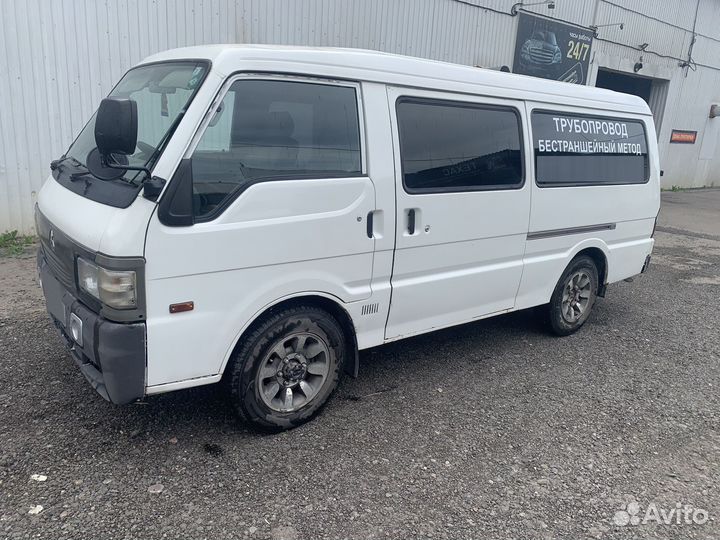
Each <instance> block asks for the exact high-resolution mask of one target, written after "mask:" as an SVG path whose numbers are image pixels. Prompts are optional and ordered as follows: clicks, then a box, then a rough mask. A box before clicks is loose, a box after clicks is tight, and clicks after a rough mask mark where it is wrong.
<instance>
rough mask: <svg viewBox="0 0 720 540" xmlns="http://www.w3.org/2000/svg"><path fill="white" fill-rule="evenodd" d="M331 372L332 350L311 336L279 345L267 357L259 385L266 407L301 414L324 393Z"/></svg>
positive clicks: (284, 340)
mask: <svg viewBox="0 0 720 540" xmlns="http://www.w3.org/2000/svg"><path fill="white" fill-rule="evenodd" d="M329 372H330V348H329V346H328V344H327V343H326V342H325V340H324V339H323V338H322V337H320V336H318V335H317V334H313V333H311V332H298V333H293V334H290V335H288V336H285V337H283V338H281V339H279V340H278V341H276V342H275V343H274V344H273V346H272V347H271V348H270V351H269V352H268V353H267V354H266V355H265V358H264V359H263V361H262V363H261V365H260V369H259V370H258V373H257V377H256V383H257V387H258V389H259V393H260V397H261V399H262V401H263V403H264V404H265V405H267V406H268V407H269V408H270V409H272V410H273V411H277V412H282V413H288V412H294V411H297V410H299V409H300V408H302V407H304V406H306V405H307V404H308V403H310V402H311V401H312V400H313V399H314V398H315V397H316V396H317V395H318V393H319V392H320V390H321V389H322V387H323V386H324V384H325V381H326V380H327V378H328V375H329Z"/></svg>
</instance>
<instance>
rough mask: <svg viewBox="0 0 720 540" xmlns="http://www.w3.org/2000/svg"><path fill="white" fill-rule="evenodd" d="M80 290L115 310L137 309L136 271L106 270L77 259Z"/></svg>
mask: <svg viewBox="0 0 720 540" xmlns="http://www.w3.org/2000/svg"><path fill="white" fill-rule="evenodd" d="M77 273H78V284H79V285H80V288H81V289H82V290H84V291H85V292H86V293H88V294H89V295H91V296H92V297H94V298H97V299H98V300H100V301H101V302H102V303H103V304H105V305H107V306H109V307H112V308H115V309H132V308H135V307H137V294H136V290H137V276H136V273H135V271H134V270H122V271H119V270H106V269H105V268H103V267H101V266H98V265H96V264H94V263H91V262H89V261H86V260H85V259H83V258H80V257H78V259H77Z"/></svg>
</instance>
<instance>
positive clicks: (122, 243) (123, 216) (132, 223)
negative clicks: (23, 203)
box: [38, 176, 156, 257]
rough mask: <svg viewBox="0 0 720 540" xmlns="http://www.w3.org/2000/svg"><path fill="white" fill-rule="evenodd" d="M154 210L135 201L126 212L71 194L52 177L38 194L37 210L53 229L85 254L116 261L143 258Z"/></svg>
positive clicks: (139, 198) (142, 201) (153, 204)
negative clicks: (148, 227) (82, 248)
mask: <svg viewBox="0 0 720 540" xmlns="http://www.w3.org/2000/svg"><path fill="white" fill-rule="evenodd" d="M155 206H156V205H155V203H153V202H150V201H148V200H147V199H145V198H143V197H138V198H137V199H136V200H135V201H134V202H133V203H132V204H131V205H130V206H128V207H127V208H114V207H112V206H108V205H105V204H101V203H98V202H95V201H91V200H90V199H86V198H85V197H83V196H81V195H78V194H76V193H73V192H72V191H70V190H69V189H66V188H64V187H63V186H62V185H60V184H59V183H58V182H57V181H56V180H55V179H54V178H53V177H52V176H50V177H48V179H47V180H46V181H45V184H44V185H43V187H42V189H41V190H40V193H38V209H39V210H40V212H42V214H43V215H44V216H45V218H46V219H47V221H49V222H50V223H51V224H52V226H53V227H55V228H57V229H58V230H60V231H61V232H63V233H64V234H65V235H67V236H68V237H70V238H71V239H72V240H74V241H75V242H76V243H78V244H80V245H81V246H83V247H84V248H85V249H87V250H88V251H91V252H96V253H103V254H105V255H112V256H115V257H142V256H143V255H144V252H145V232H146V231H147V225H148V221H149V220H150V217H151V216H152V213H153V211H154V209H155ZM38 234H40V231H38Z"/></svg>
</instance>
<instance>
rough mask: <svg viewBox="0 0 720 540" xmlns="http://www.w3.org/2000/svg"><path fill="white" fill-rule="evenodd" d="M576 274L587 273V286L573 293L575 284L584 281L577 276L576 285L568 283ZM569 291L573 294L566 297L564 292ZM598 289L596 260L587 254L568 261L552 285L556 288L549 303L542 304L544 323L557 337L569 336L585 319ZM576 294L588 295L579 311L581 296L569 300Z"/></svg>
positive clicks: (593, 303)
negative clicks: (543, 305)
mask: <svg viewBox="0 0 720 540" xmlns="http://www.w3.org/2000/svg"><path fill="white" fill-rule="evenodd" d="M576 276H587V277H588V279H589V284H588V287H587V289H586V290H582V289H581V292H580V293H577V292H575V289H576V286H577V284H578V283H584V281H582V280H580V279H579V280H578V281H576V282H575V285H573V284H572V283H570V281H571V280H572V279H574V278H575V277H576ZM570 290H572V291H573V293H572V296H570V294H568V297H567V300H566V297H565V296H564V294H565V293H566V292H569V291H570ZM597 292H598V269H597V266H596V265H595V261H593V260H592V258H590V257H588V256H587V255H581V256H579V257H576V258H574V259H573V260H572V261H570V264H569V265H568V267H567V268H566V269H565V271H564V272H563V274H562V276H561V277H560V279H559V280H558V283H557V285H556V286H555V290H554V291H553V294H552V296H551V297H550V303H549V304H548V305H547V306H545V322H546V324H547V326H548V328H549V330H550V331H552V332H553V333H554V334H556V335H558V336H568V335H570V334H572V333H574V332H577V331H578V330H579V329H580V328H581V327H582V325H583V324H585V322H586V321H587V320H588V317H589V316H590V312H591V311H592V308H593V305H595V300H597ZM578 294H580V295H582V294H587V295H588V298H587V303H586V304H584V307H582V311H580V305H579V302H583V301H584V300H583V299H581V298H579V296H578V302H577V303H573V302H572V301H571V299H572V298H575V297H576V295H578ZM575 317H577V318H575Z"/></svg>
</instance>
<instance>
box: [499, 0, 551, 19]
mask: <svg viewBox="0 0 720 540" xmlns="http://www.w3.org/2000/svg"><path fill="white" fill-rule="evenodd" d="M545 4H547V7H548V9H555V2H554V1H553V0H543V1H542V2H518V3H517V4H513V7H511V8H510V15H512V16H513V17H514V16H515V15H517V14H518V11H520V10H521V9H522V8H525V7H529V6H542V5H545Z"/></svg>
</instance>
